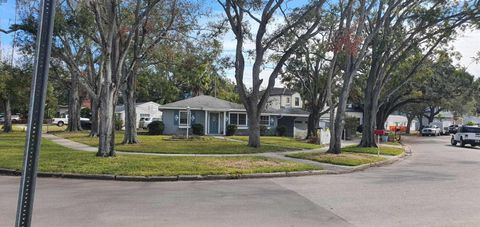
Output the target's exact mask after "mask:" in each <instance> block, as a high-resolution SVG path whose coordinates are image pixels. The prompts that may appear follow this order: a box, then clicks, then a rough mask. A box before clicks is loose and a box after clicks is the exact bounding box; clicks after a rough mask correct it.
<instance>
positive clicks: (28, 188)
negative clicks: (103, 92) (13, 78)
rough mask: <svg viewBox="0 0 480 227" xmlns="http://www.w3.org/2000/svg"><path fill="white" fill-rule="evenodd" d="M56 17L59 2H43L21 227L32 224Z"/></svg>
mask: <svg viewBox="0 0 480 227" xmlns="http://www.w3.org/2000/svg"><path fill="white" fill-rule="evenodd" d="M54 16H55V0H42V1H41V4H40V22H39V26H38V33H37V49H36V54H35V65H34V71H33V78H32V90H31V94H30V107H29V112H28V130H27V140H26V142H25V154H24V159H23V170H22V180H21V182H20V193H19V196H18V206H17V219H16V224H15V226H17V227H24V226H26V227H29V226H31V221H32V210H33V209H32V208H33V199H34V197H35V183H36V179H37V166H38V156H39V153H40V142H41V139H42V123H43V114H44V109H45V99H46V94H47V81H48V69H49V65H50V64H49V63H50V61H49V58H50V50H51V45H52V33H53V22H54V20H53V19H54Z"/></svg>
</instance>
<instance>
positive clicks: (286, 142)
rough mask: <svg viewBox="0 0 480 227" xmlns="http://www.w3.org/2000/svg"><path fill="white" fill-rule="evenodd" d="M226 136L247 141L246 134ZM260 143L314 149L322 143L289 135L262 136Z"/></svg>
mask: <svg viewBox="0 0 480 227" xmlns="http://www.w3.org/2000/svg"><path fill="white" fill-rule="evenodd" d="M228 138H232V139H236V140H241V141H245V142H247V141H248V136H229V137H228ZM260 141H261V143H262V144H267V145H276V146H281V147H288V148H294V149H315V148H321V147H323V146H322V145H319V144H311V143H307V142H306V141H305V140H298V139H295V138H291V137H279V136H262V137H261V138H260Z"/></svg>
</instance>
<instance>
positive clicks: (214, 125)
mask: <svg viewBox="0 0 480 227" xmlns="http://www.w3.org/2000/svg"><path fill="white" fill-rule="evenodd" d="M209 121H210V122H209V130H208V134H219V132H218V121H219V115H218V113H210V119H209Z"/></svg>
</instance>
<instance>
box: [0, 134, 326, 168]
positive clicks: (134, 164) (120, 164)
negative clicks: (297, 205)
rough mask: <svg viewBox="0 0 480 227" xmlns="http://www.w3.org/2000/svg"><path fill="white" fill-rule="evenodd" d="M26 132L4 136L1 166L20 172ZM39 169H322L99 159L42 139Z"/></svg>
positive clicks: (256, 160) (254, 161) (248, 160)
mask: <svg viewBox="0 0 480 227" xmlns="http://www.w3.org/2000/svg"><path fill="white" fill-rule="evenodd" d="M24 141H25V135H24V133H20V132H15V133H10V134H5V133H0V167H1V168H8V169H17V170H19V169H20V168H21V165H22V159H23V146H24V143H25V142H24ZM39 169H40V171H42V172H60V173H83V174H114V175H124V176H175V175H209V174H245V173H260V172H284V171H287V172H290V171H304V170H314V169H319V168H318V167H315V166H311V165H306V164H301V163H296V162H290V161H283V160H277V159H271V158H264V157H225V158H223V157H222V158H218V157H158V156H145V155H117V156H116V157H113V158H99V157H95V154H94V153H90V152H81V151H74V150H71V149H68V148H65V147H62V146H60V145H57V144H55V143H53V142H51V141H48V140H45V139H44V140H42V151H41V153H40V162H39Z"/></svg>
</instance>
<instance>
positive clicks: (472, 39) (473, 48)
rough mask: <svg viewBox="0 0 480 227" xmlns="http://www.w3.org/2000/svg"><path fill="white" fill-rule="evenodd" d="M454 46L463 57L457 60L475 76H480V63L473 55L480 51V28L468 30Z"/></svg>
mask: <svg viewBox="0 0 480 227" xmlns="http://www.w3.org/2000/svg"><path fill="white" fill-rule="evenodd" d="M453 47H454V48H455V50H456V51H458V52H459V53H460V54H461V55H462V58H461V59H460V61H458V62H456V63H459V64H460V65H462V66H465V67H467V71H468V72H469V73H471V74H472V75H474V76H475V77H480V64H478V63H475V62H474V61H473V59H472V57H474V56H475V54H476V53H477V52H479V51H480V30H473V31H472V30H467V31H465V32H464V33H463V34H462V35H461V36H460V37H459V38H458V39H457V40H455V42H453Z"/></svg>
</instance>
